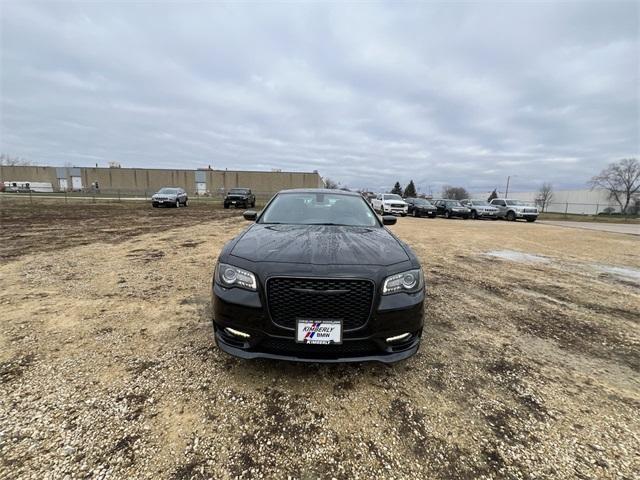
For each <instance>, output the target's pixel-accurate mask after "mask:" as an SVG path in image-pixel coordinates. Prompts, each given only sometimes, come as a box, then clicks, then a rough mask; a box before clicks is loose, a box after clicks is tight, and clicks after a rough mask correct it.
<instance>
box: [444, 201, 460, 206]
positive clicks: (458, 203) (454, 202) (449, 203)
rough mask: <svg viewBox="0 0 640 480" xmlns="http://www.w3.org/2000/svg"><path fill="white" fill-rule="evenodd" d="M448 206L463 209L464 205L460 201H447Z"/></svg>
mask: <svg viewBox="0 0 640 480" xmlns="http://www.w3.org/2000/svg"><path fill="white" fill-rule="evenodd" d="M447 205H448V206H450V207H461V206H462V204H461V203H460V202H459V201H458V200H447Z"/></svg>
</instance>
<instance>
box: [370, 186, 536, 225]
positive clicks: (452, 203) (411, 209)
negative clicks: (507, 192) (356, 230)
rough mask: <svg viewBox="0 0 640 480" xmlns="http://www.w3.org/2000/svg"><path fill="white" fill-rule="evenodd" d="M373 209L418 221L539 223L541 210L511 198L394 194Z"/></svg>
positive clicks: (375, 201) (382, 198) (386, 195)
mask: <svg viewBox="0 0 640 480" xmlns="http://www.w3.org/2000/svg"><path fill="white" fill-rule="evenodd" d="M371 205H372V206H373V209H374V210H375V211H376V212H379V213H380V215H388V214H391V215H401V216H403V217H405V216H407V215H413V216H414V217H430V218H434V217H436V216H442V217H445V218H453V217H459V218H463V219H465V220H466V219H468V218H473V219H483V218H490V219H492V220H497V219H499V218H501V219H505V220H509V221H515V220H517V219H524V220H526V221H527V222H535V221H536V219H537V218H538V215H539V213H540V212H539V211H538V208H537V207H535V206H533V205H529V204H527V203H526V202H523V201H521V200H513V199H510V198H494V199H493V200H491V202H487V201H486V200H476V199H465V200H451V199H435V200H427V199H424V198H411V197H410V198H402V197H401V196H400V195H396V194H394V193H380V194H378V195H376V197H375V198H372V199H371Z"/></svg>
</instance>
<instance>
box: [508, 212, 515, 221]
mask: <svg viewBox="0 0 640 480" xmlns="http://www.w3.org/2000/svg"><path fill="white" fill-rule="evenodd" d="M507 220H508V221H510V222H515V221H516V214H515V213H514V212H508V213H507Z"/></svg>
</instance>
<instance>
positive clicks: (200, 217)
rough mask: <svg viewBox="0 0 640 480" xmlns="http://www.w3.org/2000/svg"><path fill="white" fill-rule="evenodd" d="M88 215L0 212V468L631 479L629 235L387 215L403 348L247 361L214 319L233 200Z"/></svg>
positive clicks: (633, 345)
mask: <svg viewBox="0 0 640 480" xmlns="http://www.w3.org/2000/svg"><path fill="white" fill-rule="evenodd" d="M98 207H99V206H98ZM98 207H95V206H90V205H89V206H86V208H84V207H83V208H82V209H81V210H78V209H76V207H74V208H66V209H65V208H64V207H63V208H59V207H58V208H55V209H53V208H51V209H48V210H42V209H40V208H37V209H34V210H33V211H31V210H29V208H27V207H25V206H22V207H16V206H12V205H11V204H7V203H4V204H3V205H2V206H0V208H2V210H3V211H2V216H1V217H0V218H1V219H2V222H3V223H2V235H3V240H2V246H1V247H0V248H1V250H0V252H1V256H0V318H1V319H0V478H1V479H5V478H33V479H43V478H44V479H46V478H114V479H116V478H117V479H120V478H149V479H150V478H167V479H176V480H177V479H201V478H216V479H218V478H220V479H226V478H237V477H240V478H278V479H279V478H288V477H290V478H300V479H315V478H336V479H352V478H361V479H370V478H398V479H400V478H441V479H448V478H464V479H467V478H469V479H471V478H509V479H518V478H532V479H533V478H550V479H551V478H553V479H557V478H580V479H588V478H594V479H595V478H627V479H631V478H638V476H639V474H640V455H639V453H638V452H640V416H638V411H639V408H640V381H639V378H640V376H639V375H638V374H639V371H640V349H639V347H640V329H639V328H638V321H639V320H640V318H639V315H638V310H639V307H640V279H639V278H638V273H639V272H640V248H639V247H640V241H639V240H638V238H637V237H634V236H630V235H620V234H611V233H603V232H591V231H586V230H576V229H568V228H559V227H553V226H546V225H540V224H528V223H520V222H519V223H507V222H491V221H486V222H483V221H470V220H469V221H463V220H444V219H415V218H401V219H399V221H398V224H397V225H395V226H393V227H391V229H392V230H393V231H394V232H395V233H396V234H398V235H399V236H400V237H401V238H402V239H404V240H405V241H407V242H408V243H409V244H410V245H411V246H412V248H413V249H414V250H415V252H416V253H417V254H418V256H419V257H420V258H421V260H422V262H423V266H424V270H425V274H426V279H427V285H428V302H427V305H426V326H425V335H424V341H423V344H422V347H421V349H420V351H419V353H418V354H417V355H416V356H414V357H412V358H411V359H409V360H408V361H405V362H402V363H399V364H395V365H393V366H385V365H380V364H359V365H332V366H324V365H313V364H311V365H305V364H288V363H278V362H272V361H253V362H247V361H241V360H237V359H234V358H232V357H229V356H227V355H226V354H224V353H223V352H221V351H219V350H218V349H217V348H216V346H215V345H214V343H213V340H212V331H211V323H210V314H211V313H210V304H209V289H210V280H211V273H212V269H213V265H214V261H215V259H216V257H217V254H218V252H219V250H220V248H221V247H222V245H223V244H224V243H225V242H226V241H227V240H229V239H230V238H232V237H233V236H234V235H235V234H237V233H238V232H239V231H240V230H241V229H242V228H243V227H244V226H245V225H246V224H245V223H244V221H243V220H242V219H241V217H239V215H238V214H239V212H234V211H231V212H222V211H220V210H211V209H206V208H205V209H202V210H199V209H196V208H193V209H192V208H191V207H189V208H188V209H182V210H175V209H173V210H169V209H167V210H151V209H150V207H148V206H147V205H136V206H135V207H133V206H128V207H125V206H121V207H118V208H104V209H103V208H98ZM54 210H55V211H54ZM16 226H18V227H19V228H17V231H15V232H14V229H16ZM522 254H528V255H529V256H526V255H522Z"/></svg>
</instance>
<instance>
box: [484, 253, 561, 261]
mask: <svg viewBox="0 0 640 480" xmlns="http://www.w3.org/2000/svg"><path fill="white" fill-rule="evenodd" d="M484 255H486V256H489V257H497V258H501V259H502V260H510V261H512V262H519V263H525V262H530V263H549V262H550V261H551V260H550V259H548V258H547V257H542V256H540V255H533V254H531V253H524V252H516V251H515V250H493V251H491V252H487V253H485V254H484Z"/></svg>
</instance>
